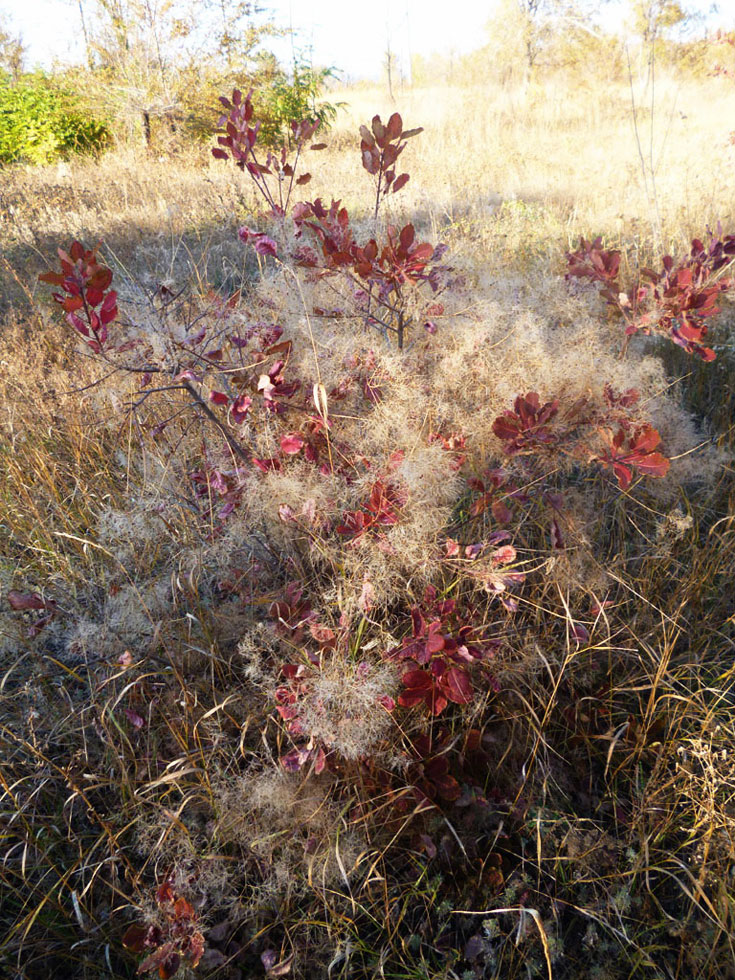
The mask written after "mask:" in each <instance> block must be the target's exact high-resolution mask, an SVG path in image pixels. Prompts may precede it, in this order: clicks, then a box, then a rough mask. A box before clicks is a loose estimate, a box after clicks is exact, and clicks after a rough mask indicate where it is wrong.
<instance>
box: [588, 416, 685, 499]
mask: <svg viewBox="0 0 735 980" xmlns="http://www.w3.org/2000/svg"><path fill="white" fill-rule="evenodd" d="M605 437H606V441H607V443H608V446H609V448H607V449H606V450H605V451H604V452H603V453H601V454H600V455H599V456H598V457H597V459H598V461H599V462H600V464H601V465H602V466H609V467H610V468H611V469H612V470H613V472H614V473H615V476H616V477H617V480H618V483H619V485H620V487H621V489H623V490H627V489H628V487H629V486H630V484H631V482H632V480H633V469H636V470H639V471H640V472H641V473H644V474H645V475H646V476H666V474H667V473H668V471H669V465H670V463H669V460H668V459H667V458H666V457H665V456H662V455H661V453H659V452H656V451H655V450H656V447H657V446H658V445H659V443H660V442H661V436H660V435H659V434H658V432H657V431H656V430H655V429H652V428H651V427H650V426H644V427H643V428H641V429H636V430H634V431H633V432H632V433H626V431H625V430H624V429H623V428H620V429H618V431H617V432H616V433H615V435H613V434H612V433H611V432H609V431H608V432H606V433H605Z"/></svg>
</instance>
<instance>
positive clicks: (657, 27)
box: [630, 0, 693, 46]
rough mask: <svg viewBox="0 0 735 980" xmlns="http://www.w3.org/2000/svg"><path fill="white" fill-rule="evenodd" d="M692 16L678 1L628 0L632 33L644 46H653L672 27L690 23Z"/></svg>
mask: <svg viewBox="0 0 735 980" xmlns="http://www.w3.org/2000/svg"><path fill="white" fill-rule="evenodd" d="M692 18H693V15H692V13H691V11H688V10H687V9H686V8H685V7H683V6H682V4H681V3H679V0H630V19H631V27H632V29H633V31H634V33H635V34H636V35H637V36H638V37H639V38H640V39H641V41H642V42H643V44H644V46H645V45H650V44H653V43H654V42H655V41H657V40H659V39H660V38H662V37H664V36H665V35H666V34H667V33H668V32H670V31H671V29H672V28H674V27H680V26H682V25H683V24H685V23H686V22H688V21H691V20H692Z"/></svg>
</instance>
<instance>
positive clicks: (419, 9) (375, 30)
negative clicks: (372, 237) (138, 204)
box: [0, 0, 735, 79]
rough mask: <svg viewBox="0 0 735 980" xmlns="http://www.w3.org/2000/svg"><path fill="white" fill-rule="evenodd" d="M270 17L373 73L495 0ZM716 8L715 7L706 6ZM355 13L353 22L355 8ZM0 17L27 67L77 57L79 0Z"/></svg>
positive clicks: (728, 22)
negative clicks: (19, 42)
mask: <svg viewBox="0 0 735 980" xmlns="http://www.w3.org/2000/svg"><path fill="white" fill-rule="evenodd" d="M622 2H623V0H613V2H612V3H611V4H610V6H609V7H608V8H607V10H608V13H607V14H606V19H607V21H608V23H609V25H610V26H611V27H615V26H616V25H618V24H619V23H620V22H621V21H622V19H623V18H622V17H621V13H620V10H621V4H622ZM263 4H264V6H266V7H267V9H268V10H269V11H270V12H271V13H272V15H273V20H274V21H275V23H276V24H278V25H281V26H289V25H290V26H293V27H294V28H295V29H296V30H297V31H298V35H297V40H296V46H297V47H298V48H301V49H307V48H309V47H310V48H311V49H312V51H313V54H312V57H313V61H314V63H315V64H317V65H323V66H334V67H335V68H337V69H339V70H340V71H341V73H342V77H343V78H345V79H352V78H361V77H379V76H380V74H381V65H382V62H383V60H384V57H385V51H386V47H387V44H388V40H390V45H391V48H392V50H393V51H394V52H395V54H396V55H397V57H398V58H399V60H400V61H401V63H402V64H404V65H406V64H409V63H410V56H411V55H412V54H422V55H430V54H432V53H440V54H447V53H449V52H450V51H454V52H456V53H458V54H459V53H465V52H467V51H471V50H473V49H475V48H478V47H480V46H481V45H482V44H483V43H484V41H485V39H486V34H485V25H486V24H487V22H488V20H489V19H490V17H491V16H492V14H493V8H494V0H485V2H484V3H483V2H482V0H371V2H370V4H365V5H359V6H358V3H357V2H356V0H263ZM685 6H687V7H688V8H689V9H693V10H696V11H698V12H700V13H702V14H705V15H707V16H708V25H709V26H711V27H712V28H716V27H725V28H729V29H732V28H735V0H719V3H718V4H713V2H712V0H685ZM713 7H715V8H716V7H719V11H717V12H715V11H713ZM358 10H360V11H363V10H364V11H367V13H362V15H361V17H360V21H359V24H358V23H356V21H355V13H356V11H358ZM0 22H2V23H3V24H4V25H5V26H6V29H7V27H8V26H9V27H10V29H11V31H13V32H14V33H18V32H19V33H20V34H21V35H22V37H23V40H24V42H25V44H26V46H27V49H28V62H29V65H30V66H31V67H33V66H35V65H41V66H43V67H51V64H52V63H53V61H54V59H58V60H60V61H61V62H74V61H81V60H82V46H81V43H80V38H79V34H80V30H79V13H78V0H0ZM271 47H272V50H274V51H275V53H276V54H277V55H278V56H279V58H280V59H281V60H284V61H287V62H288V61H290V60H291V42H290V41H285V40H283V41H280V42H274V43H272V45H271Z"/></svg>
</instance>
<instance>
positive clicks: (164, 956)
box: [123, 880, 205, 980]
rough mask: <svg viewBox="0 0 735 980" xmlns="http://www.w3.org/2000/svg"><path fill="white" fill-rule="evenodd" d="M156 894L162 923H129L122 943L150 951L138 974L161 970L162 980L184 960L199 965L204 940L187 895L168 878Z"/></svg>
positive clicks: (136, 951)
mask: <svg viewBox="0 0 735 980" xmlns="http://www.w3.org/2000/svg"><path fill="white" fill-rule="evenodd" d="M155 897H156V905H157V906H158V912H159V916H160V918H161V919H162V920H163V924H162V925H149V926H140V925H132V926H130V928H129V929H128V930H127V932H126V933H125V935H124V936H123V946H125V948H126V949H129V950H130V951H131V952H133V953H148V955H147V956H146V958H145V959H144V960H143V961H142V963H141V964H140V965H139V966H138V970H137V972H138V973H150V972H151V971H152V970H158V976H159V977H160V980H168V978H169V977H173V975H174V974H175V973H176V972H177V971H178V969H179V967H180V966H181V965H182V963H183V964H186V965H187V966H190V967H191V968H192V969H193V968H194V967H196V966H197V964H198V963H199V961H200V960H201V958H202V955H203V954H204V946H205V942H204V936H203V935H202V933H201V930H200V928H199V916H198V915H197V913H196V911H195V910H194V908H193V906H192V905H191V904H190V903H189V902H187V900H186V899H185V898H182V897H181V896H180V895H177V894H176V892H175V890H174V888H173V885H172V883H171V882H170V881H169V880H166V881H164V882H163V884H162V885H160V886H159V887H158V888H157V889H156V896H155ZM149 951H150V952H149Z"/></svg>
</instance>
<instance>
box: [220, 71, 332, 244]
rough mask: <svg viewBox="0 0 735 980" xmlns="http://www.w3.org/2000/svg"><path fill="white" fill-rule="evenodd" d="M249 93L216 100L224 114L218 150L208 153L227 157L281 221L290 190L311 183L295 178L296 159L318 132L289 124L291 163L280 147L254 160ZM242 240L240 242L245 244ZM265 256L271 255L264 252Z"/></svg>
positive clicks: (308, 124) (255, 125) (255, 126)
mask: <svg viewBox="0 0 735 980" xmlns="http://www.w3.org/2000/svg"><path fill="white" fill-rule="evenodd" d="M252 94H253V92H252V89H251V90H250V91H249V92H248V94H247V95H246V96H245V98H243V95H242V92H241V91H240V90H239V89H237V88H236V89H233V92H232V98H231V99H228V98H226V97H225V96H220V100H219V101H220V102H221V103H222V105H223V106H224V108H225V110H226V112H225V113H224V114H223V115H222V116H220V118H219V122H218V126H219V127H220V128H219V130H218V132H219V134H220V135H219V136H218V137H217V142H218V144H219V146H216V147H214V148H213V150H212V156H214V157H216V158H217V159H218V160H228V159H229V158H230V157H232V159H233V160H234V161H235V164H236V166H238V167H239V168H240V169H241V170H243V171H245V172H247V173H248V174H249V175H250V178H251V179H252V181H253V183H254V185H255V187H256V188H257V189H258V192H259V193H260V194H261V195H262V197H263V198H264V199H265V201H266V202H267V204H268V207H269V210H270V212H271V214H273V215H274V216H276V217H279V218H283V217H285V215H286V212H287V211H288V206H289V202H290V200H291V192H292V190H293V188H294V186H301V185H303V184H307V183H308V182H309V181H310V180H311V174H308V173H305V174H302V175H301V176H300V177H297V176H296V173H297V170H298V164H299V157H300V156H301V153H302V151H303V149H304V147H305V146H306V144H307V143H308V141H309V140H310V139H311V138H312V137H313V136H314V133H315V132H316V131H317V129H318V128H319V120H316V121H314V120H311V119H302V120H301V121H297V120H293V121H292V122H291V133H292V139H293V143H294V144H295V147H296V155H295V157H294V160H293V163H291V162H289V159H288V157H289V149H288V147H286V146H283V147H281V149H280V151H279V152H277V153H273V152H272V151H271V150H268V149H266V150H265V157H264V158H262V159H260V160H259V159H258V157H257V156H256V152H255V148H256V144H257V142H258V133H259V131H260V122H258V121H256V120H254V109H253V102H252ZM325 145H326V144H324V143H314V144H312V145H311V147H310V148H311V149H312V150H323V149H324V147H325ZM271 177H274V178H275V180H276V193H274V191H273V189H272V188H271V185H270V183H269V180H268V178H271ZM241 237H242V236H241ZM247 240H248V239H247V238H244V239H243V241H247ZM259 246H260V248H264V247H266V246H265V245H264V243H263V241H262V239H256V241H255V247H256V249H258V247H259ZM267 254H275V252H268V253H267Z"/></svg>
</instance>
